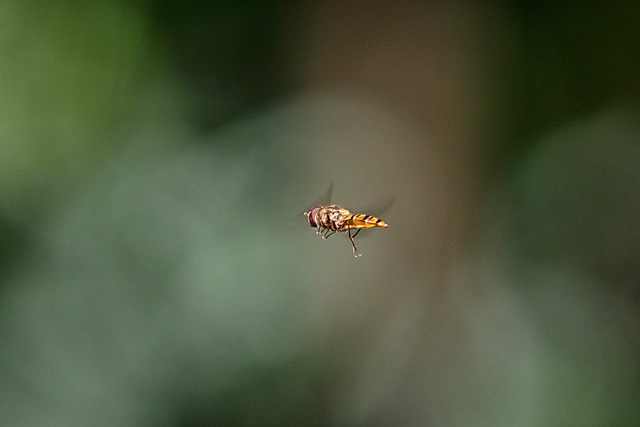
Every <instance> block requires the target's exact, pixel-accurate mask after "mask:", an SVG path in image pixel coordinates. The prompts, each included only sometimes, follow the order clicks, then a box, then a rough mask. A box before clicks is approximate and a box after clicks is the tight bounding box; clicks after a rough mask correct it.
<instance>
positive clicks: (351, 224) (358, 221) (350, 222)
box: [343, 214, 389, 228]
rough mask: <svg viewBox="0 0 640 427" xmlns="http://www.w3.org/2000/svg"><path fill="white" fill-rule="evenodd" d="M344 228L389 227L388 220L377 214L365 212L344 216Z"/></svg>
mask: <svg viewBox="0 0 640 427" xmlns="http://www.w3.org/2000/svg"><path fill="white" fill-rule="evenodd" d="M343 224H344V228H373V227H381V228H387V227H389V226H388V225H387V223H386V222H384V221H383V220H381V219H380V218H376V217H375V216H371V215H365V214H351V215H347V216H346V217H345V218H344V223H343Z"/></svg>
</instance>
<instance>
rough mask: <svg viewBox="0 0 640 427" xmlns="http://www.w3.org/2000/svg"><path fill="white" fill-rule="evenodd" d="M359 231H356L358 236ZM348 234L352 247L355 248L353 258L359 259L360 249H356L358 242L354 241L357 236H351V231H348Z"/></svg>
mask: <svg viewBox="0 0 640 427" xmlns="http://www.w3.org/2000/svg"><path fill="white" fill-rule="evenodd" d="M360 230H362V229H359V230H358V231H360ZM358 231H356V234H358ZM347 234H348V235H349V240H351V246H352V247H353V256H354V257H356V258H358V257H359V256H360V255H361V253H360V252H358V248H356V242H355V240H353V238H354V237H355V234H354V235H353V236H351V229H350V228H349V229H347Z"/></svg>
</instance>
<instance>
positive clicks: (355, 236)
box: [353, 228, 362, 238]
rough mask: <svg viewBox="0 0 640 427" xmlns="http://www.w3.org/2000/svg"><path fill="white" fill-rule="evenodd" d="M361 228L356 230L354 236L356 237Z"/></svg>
mask: <svg viewBox="0 0 640 427" xmlns="http://www.w3.org/2000/svg"><path fill="white" fill-rule="evenodd" d="M361 230H362V228H358V231H356V232H355V233H354V235H353V237H354V238H355V237H356V236H357V235H358V233H359V232H360V231H361Z"/></svg>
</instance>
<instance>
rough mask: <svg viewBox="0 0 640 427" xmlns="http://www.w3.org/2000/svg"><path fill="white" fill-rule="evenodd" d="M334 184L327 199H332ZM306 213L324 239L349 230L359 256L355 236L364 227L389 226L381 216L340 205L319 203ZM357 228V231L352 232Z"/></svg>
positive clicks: (311, 224)
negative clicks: (352, 210) (353, 210)
mask: <svg viewBox="0 0 640 427" xmlns="http://www.w3.org/2000/svg"><path fill="white" fill-rule="evenodd" d="M332 189H333V185H331V186H330V187H329V190H328V192H327V199H330V197H331V192H332ZM304 215H305V216H306V217H307V220H308V221H309V225H310V226H311V227H312V228H315V229H317V231H316V234H320V235H321V236H322V239H328V238H329V237H330V236H332V235H334V234H335V233H343V232H345V231H346V232H347V235H348V236H349V240H351V247H352V248H353V256H354V257H356V258H357V257H359V256H360V255H361V254H360V252H358V249H357V248H356V242H355V240H354V238H355V237H356V236H357V235H358V233H360V231H361V230H362V229H363V228H374V227H380V228H388V227H389V226H388V225H387V223H386V222H384V221H383V220H381V219H380V218H376V217H375V216H372V215H367V214H356V213H353V212H351V211H350V210H349V209H347V208H344V207H342V206H338V205H329V204H328V205H326V206H324V205H322V204H318V205H316V206H314V207H313V208H311V209H310V210H308V211H307V212H304ZM353 230H355V232H352V231H353Z"/></svg>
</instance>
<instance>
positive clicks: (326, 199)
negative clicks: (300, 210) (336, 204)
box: [308, 181, 333, 208]
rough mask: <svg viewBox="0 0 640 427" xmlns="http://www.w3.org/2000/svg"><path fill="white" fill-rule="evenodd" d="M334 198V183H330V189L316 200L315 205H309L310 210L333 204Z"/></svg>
mask: <svg viewBox="0 0 640 427" xmlns="http://www.w3.org/2000/svg"><path fill="white" fill-rule="evenodd" d="M332 196H333V181H331V182H330V183H329V188H327V190H326V191H325V192H324V193H322V195H321V196H320V197H318V198H317V199H316V200H314V202H313V203H311V204H310V205H308V207H309V208H313V207H315V206H327V205H330V204H331V197H332Z"/></svg>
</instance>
